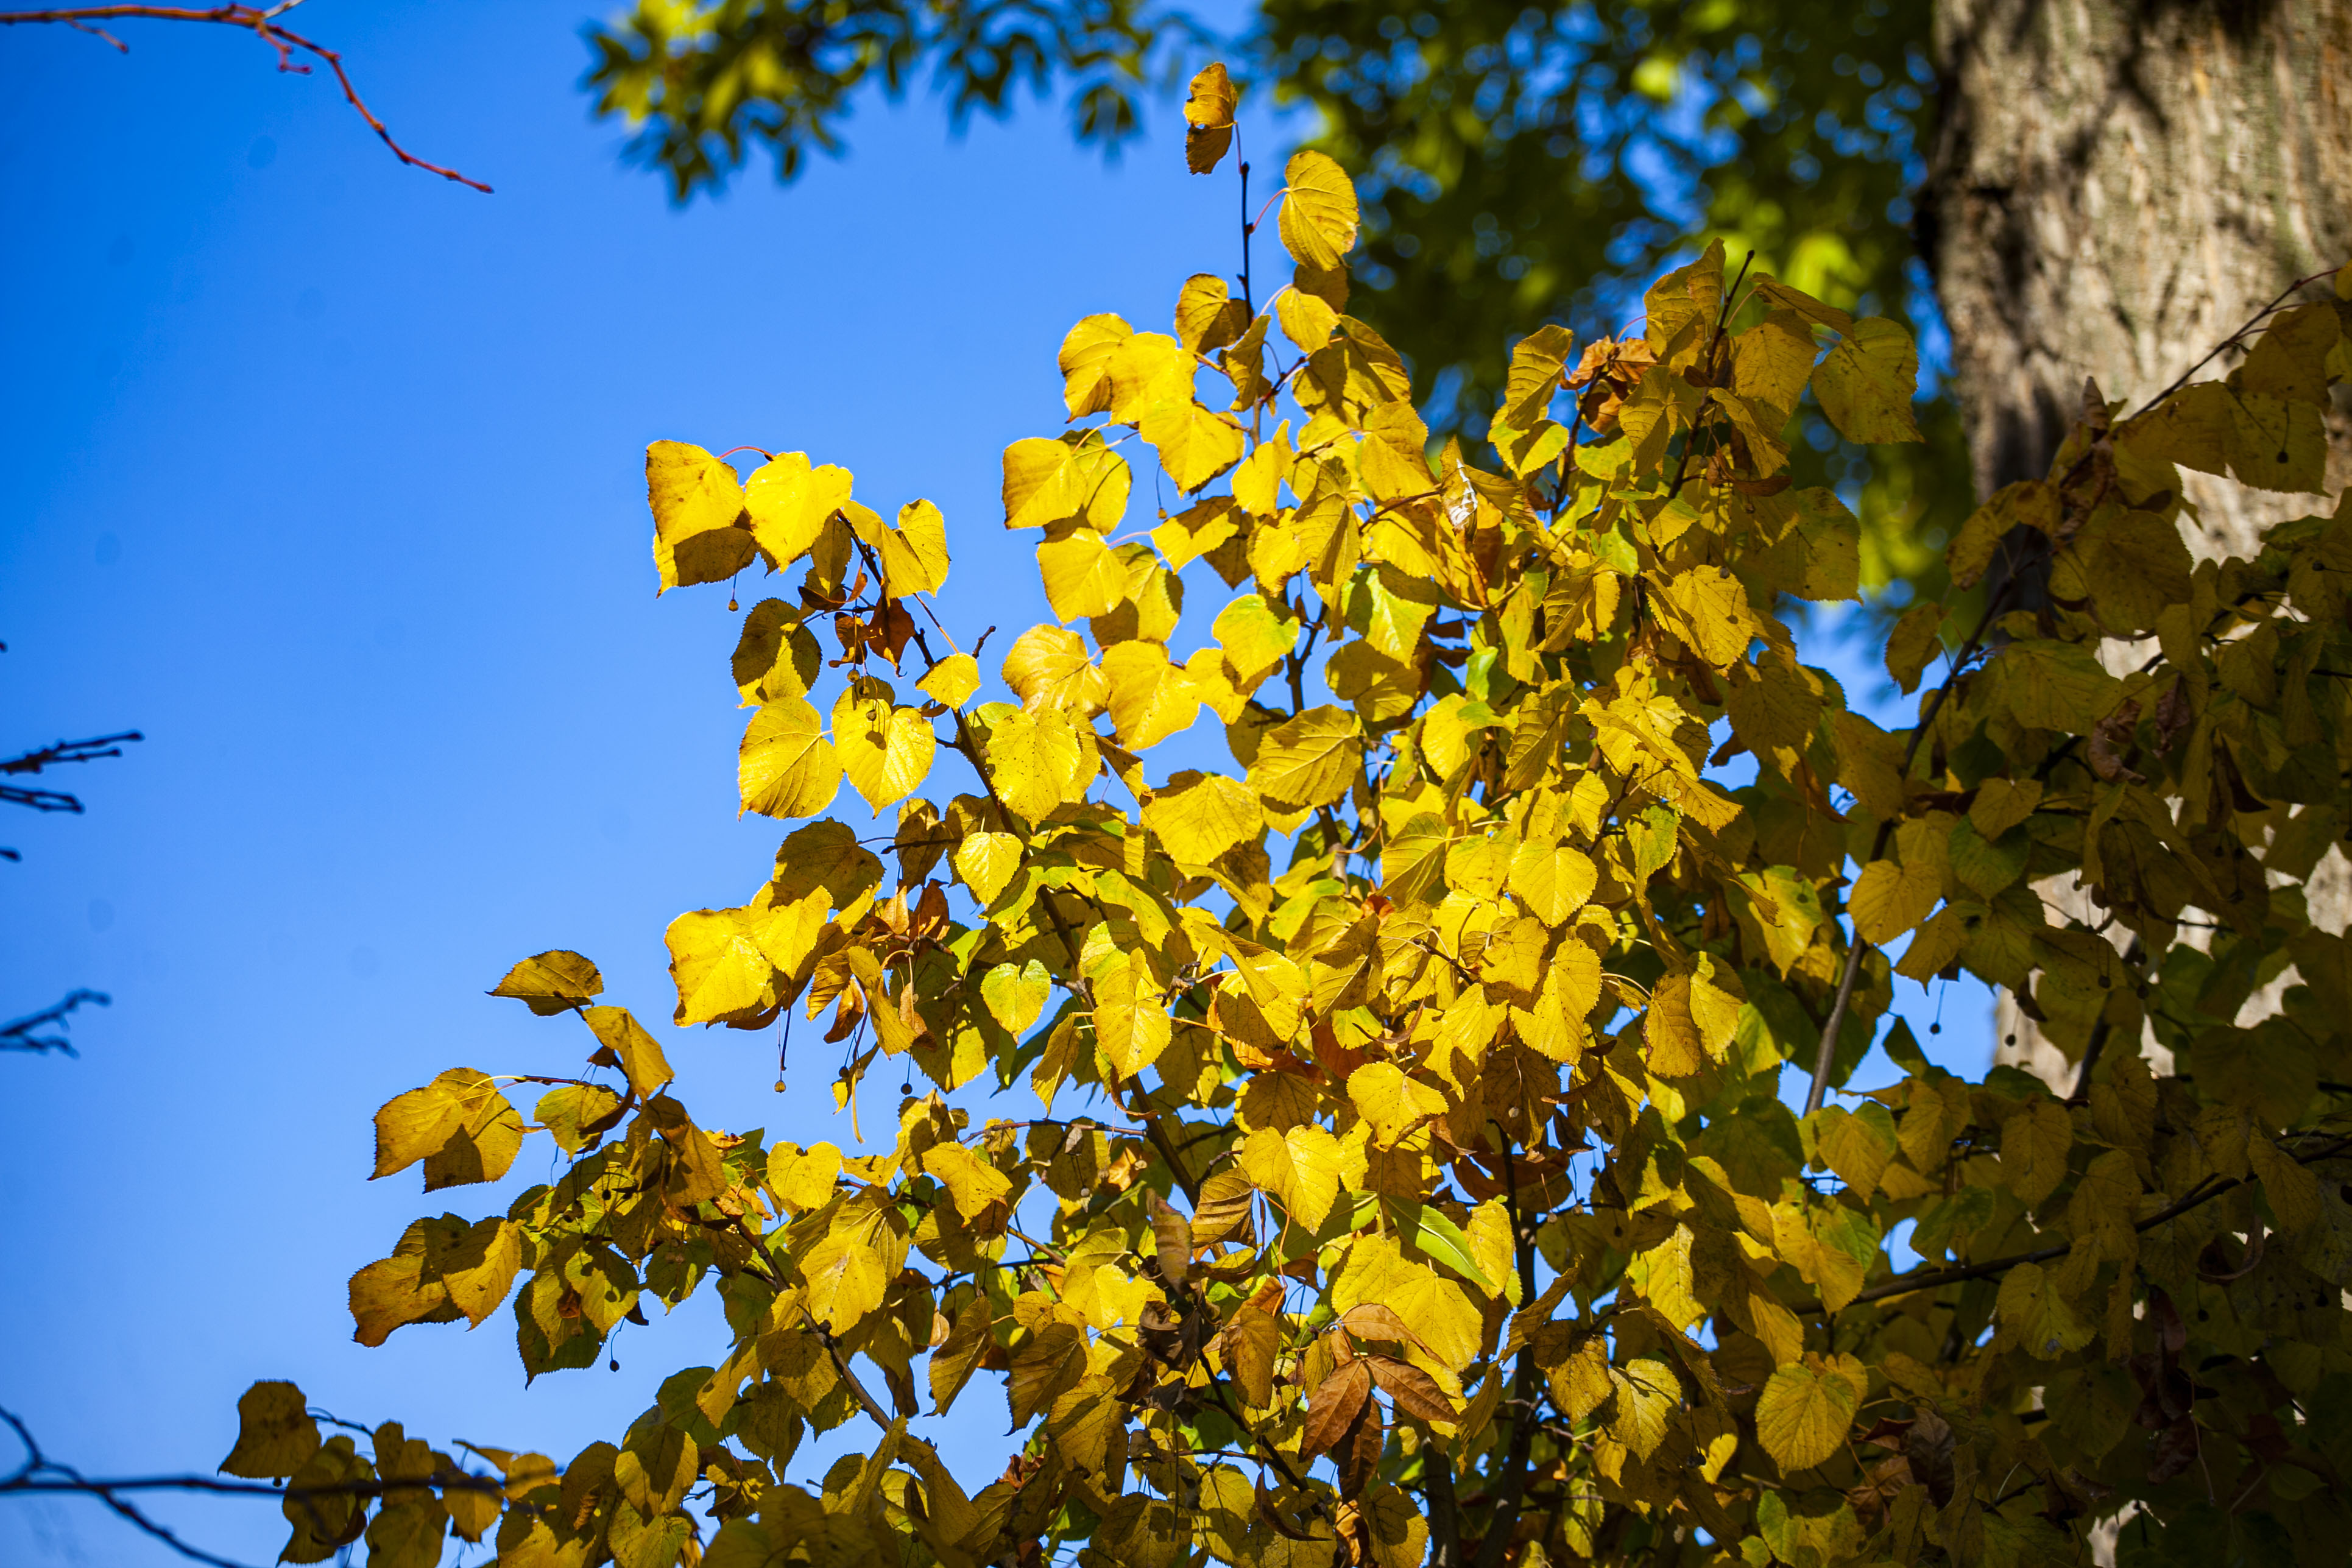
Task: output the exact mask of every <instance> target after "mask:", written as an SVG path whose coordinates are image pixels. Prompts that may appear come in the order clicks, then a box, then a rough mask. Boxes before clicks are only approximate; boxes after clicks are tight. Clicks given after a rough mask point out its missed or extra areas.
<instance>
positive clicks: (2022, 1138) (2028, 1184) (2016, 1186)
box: [2000, 1099, 2074, 1209]
mask: <svg viewBox="0 0 2352 1568" xmlns="http://www.w3.org/2000/svg"><path fill="white" fill-rule="evenodd" d="M2073 1152H2074V1121H2073V1119H2072V1118H2071V1117H2069V1116H2068V1115H2067V1113H2066V1108H2065V1107H2064V1106H2063V1105H2061V1104H2060V1103H2058V1101H2056V1100H2049V1099H2041V1100H2034V1101H2033V1102H2032V1104H2030V1105H2027V1106H2024V1107H2023V1108H2021V1109H2020V1110H2016V1111H2013V1112H2011V1115H2010V1118H2009V1120H2008V1121H2003V1122H2002V1123H2001V1124H2000V1173H2001V1180H2003V1181H2004V1182H2006V1183H2007V1184H2009V1190H2010V1191H2011V1192H2012V1193H2015V1194H2017V1197H2018V1201H2019V1202H2020V1203H2022V1204H2023V1205H2025V1206H2026V1207H2027V1208H2029V1209H2030V1208H2034V1207H2037V1206H2039V1205H2040V1204H2041V1202H2042V1199H2044V1198H2046V1197H2048V1196H2049V1195H2050V1194H2052V1193H2054V1192H2056V1191H2057V1190H2058V1184H2059V1183H2061V1182H2063V1181H2064V1180H2065V1179H2066V1161H2067V1157H2068V1156H2069V1155H2070V1154H2072V1153H2073Z"/></svg>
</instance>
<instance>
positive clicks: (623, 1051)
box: [580, 1007, 677, 1099]
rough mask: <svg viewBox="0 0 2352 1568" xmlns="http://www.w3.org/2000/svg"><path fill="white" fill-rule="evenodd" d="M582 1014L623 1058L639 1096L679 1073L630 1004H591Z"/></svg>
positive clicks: (609, 1046) (623, 1071)
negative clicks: (640, 1021) (670, 1064)
mask: <svg viewBox="0 0 2352 1568" xmlns="http://www.w3.org/2000/svg"><path fill="white" fill-rule="evenodd" d="M580 1016H581V1017H582V1018H583V1020H584V1021H585V1022H586V1023H587V1025H588V1027H589V1029H590V1030H591V1031H593V1033H594V1035H595V1037H597V1038H598V1039H599V1040H602V1041H603V1042H604V1046H605V1048H606V1049H608V1050H610V1051H611V1052H612V1053H613V1054H614V1056H616V1057H618V1058H621V1071H622V1073H623V1074H624V1075H625V1076H626V1077H627V1079H628V1080H629V1088H630V1089H633V1090H634V1091H635V1093H636V1095H637V1097H638V1098H639V1099H644V1098H645V1097H646V1096H647V1095H650V1094H653V1093H654V1092H655V1091H656V1090H657V1089H660V1088H661V1087H662V1085H664V1084H666V1083H667V1082H669V1080H670V1079H674V1078H676V1077H677V1074H676V1073H674V1072H672V1071H671V1070H670V1066H669V1058H667V1056H665V1055H663V1054H662V1048H661V1042H660V1041H658V1040H656V1039H655V1038H654V1037H653V1036H651V1035H649V1034H647V1033H646V1026H644V1025H643V1024H640V1023H638V1022H637V1019H636V1015H635V1014H633V1013H631V1012H630V1011H629V1010H628V1009H627V1008H626V1007H590V1008H587V1009H585V1010H583V1012H582V1013H581V1015H580Z"/></svg>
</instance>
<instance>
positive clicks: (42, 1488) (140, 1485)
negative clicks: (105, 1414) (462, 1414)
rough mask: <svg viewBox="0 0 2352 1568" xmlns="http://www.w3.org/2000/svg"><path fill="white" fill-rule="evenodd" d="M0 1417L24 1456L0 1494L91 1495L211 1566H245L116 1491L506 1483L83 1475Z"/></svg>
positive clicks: (303, 1495) (383, 1491)
mask: <svg viewBox="0 0 2352 1568" xmlns="http://www.w3.org/2000/svg"><path fill="white" fill-rule="evenodd" d="M0 1421H5V1422H6V1423H7V1424H8V1426H9V1428H10V1430H12V1431H14V1432H15V1433H16V1441H17V1442H19V1443H21V1444H23V1445H24V1447H25V1458H24V1462H23V1463H22V1464H20V1465H18V1466H17V1467H16V1468H15V1469H13V1470H11V1471H9V1472H8V1473H7V1474H6V1475H5V1476H0V1497H9V1496H16V1497H87V1498H95V1499H97V1500H99V1501H100V1502H102V1503H104V1504H105V1505H106V1506H107V1507H108V1508H110V1509H112V1510H114V1511H115V1512H116V1513H117V1514H120V1515H121V1517H122V1518H123V1519H125V1520H128V1521H130V1522H131V1524H133V1525H135V1526H136V1527H137V1528H138V1529H139V1530H140V1531H143V1532H144V1533H145V1534H147V1535H150V1536H152V1537H153V1538H154V1539H155V1540H157V1541H160V1542H163V1544H164V1545H166V1546H168V1547H170V1548H171V1549H172V1550H173V1552H178V1553H179V1554H180V1555H181V1556H183V1557H185V1558H187V1559H189V1560H190V1561H192V1562H196V1563H206V1564H209V1565H210V1568H246V1565H245V1564H243V1563H237V1562H236V1561H234V1560H233V1559H230V1558H226V1557H215V1556H214V1555H213V1554H212V1553H211V1552H206V1551H205V1550H204V1549H203V1548H201V1547H197V1546H191V1545H190V1544H188V1543H187V1542H184V1541H183V1540H181V1539H180V1538H179V1537H178V1536H177V1535H175V1534H173V1532H172V1531H170V1530H169V1529H167V1528H166V1527H164V1526H163V1525H162V1524H159V1523H157V1522H156V1521H153V1520H152V1519H150V1518H148V1517H147V1516H146V1515H145V1514H143V1513H142V1512H141V1511H140V1510H138V1509H137V1508H135V1507H133V1506H132V1505H131V1503H129V1502H127V1501H125V1500H123V1499H122V1498H121V1496H119V1495H118V1494H119V1493H122V1492H142V1491H176V1492H210V1493H214V1494H216V1495H223V1496H230V1497H266V1498H270V1499H273V1500H278V1501H280V1502H282V1501H284V1500H286V1499H288V1498H292V1499H294V1500H296V1501H303V1500H308V1499H310V1498H327V1497H340V1498H380V1497H385V1496H389V1495H390V1494H392V1493H394V1492H413V1491H439V1492H442V1493H445V1494H446V1493H447V1492H450V1491H483V1492H492V1493H498V1492H503V1491H504V1490H505V1489H506V1483H505V1482H504V1481H502V1480H499V1479H496V1478H494V1477H490V1476H477V1475H471V1474H468V1473H467V1472H466V1471H463V1470H436V1471H435V1472H434V1473H433V1474H432V1475H429V1476H419V1477H414V1478H409V1479H401V1480H390V1481H384V1480H372V1481H338V1482H336V1483H334V1484H332V1485H330V1486H320V1487H280V1486H272V1485H270V1484H269V1483H268V1482H266V1481H247V1480H222V1479H219V1478H217V1477H215V1476H133V1477H129V1478H126V1479H103V1478H96V1477H90V1476H85V1475H83V1474H82V1473H81V1472H80V1471H79V1470H77V1469H75V1468H73V1467H72V1466H71V1465H63V1464H59V1463H58V1461H57V1460H55V1459H52V1458H49V1457H48V1456H47V1454H44V1453H43V1452H41V1445H40V1443H39V1442H38V1441H37V1439H36V1438H35V1437H34V1436H33V1431H32V1428H31V1427H29V1426H26V1425H25V1423H24V1421H23V1420H22V1419H21V1418H20V1417H18V1416H17V1415H16V1414H15V1413H14V1412H13V1411H9V1410H5V1409H0Z"/></svg>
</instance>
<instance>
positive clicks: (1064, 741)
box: [980, 703, 1094, 822]
mask: <svg viewBox="0 0 2352 1568" xmlns="http://www.w3.org/2000/svg"><path fill="white" fill-rule="evenodd" d="M980 712H981V714H982V717H983V718H984V720H985V721H986V724H987V730H988V739H987V743H986V746H985V753H986V755H987V757H988V770H989V775H990V778H991V781H992V783H993V784H995V786H996V793H997V795H998V796H999V797H1000V798H1001V799H1002V800H1003V802H1004V804H1005V805H1006V807H1007V808H1009V809H1010V810H1012V811H1013V812H1015V813H1017V814H1018V815H1020V816H1025V817H1027V818H1028V819H1029V820H1030V821H1032V822H1040V821H1043V820H1044V819H1045V818H1046V817H1047V816H1052V815H1053V813H1054V809H1055V807H1056V806H1058V805H1061V804H1062V803H1063V802H1065V801H1076V800H1083V799H1084V798H1085V797H1086V789H1087V784H1090V783H1092V782H1093V778H1094V769H1093V767H1092V766H1091V763H1092V753H1091V752H1090V751H1088V750H1087V748H1085V747H1083V746H1081V745H1080V743H1079V740H1078V731H1077V727H1076V725H1074V724H1073V723H1071V721H1070V718H1069V715H1067V714H1066V713H1064V712H1062V711H1060V710H1057V709H1053V708H1039V709H1035V710H1030V709H1024V708H1014V707H1012V706H1010V705H1009V704H1002V703H991V704H989V705H988V706H986V707H984V708H982V709H981V710H980Z"/></svg>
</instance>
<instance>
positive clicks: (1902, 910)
mask: <svg viewBox="0 0 2352 1568" xmlns="http://www.w3.org/2000/svg"><path fill="white" fill-rule="evenodd" d="M1943 895H1944V879H1943V875H1942V873H1941V872H1940V871H1939V870H1938V869H1937V868H1936V867H1934V866H1931V865H1911V866H1898V865H1896V864H1895V862H1894V861H1892V860H1874V861H1872V862H1871V863H1870V864H1869V865H1867V866H1864V868H1862V875H1861V876H1859V877H1857V878H1855V879H1854V883H1853V891H1852V892H1851V893H1849V894H1848V895H1847V897H1846V908H1847V909H1848V910H1851V911H1852V912H1853V929H1854V930H1855V931H1859V932H1860V933H1861V934H1862V940H1863V941H1864V942H1873V943H1875V944H1877V945H1879V946H1882V947H1883V946H1885V944H1886V943H1888V942H1893V941H1894V940H1895V938H1896V937H1898V936H1901V935H1902V934H1903V933H1904V932H1905V931H1909V930H1910V929H1911V928H1912V927H1914V926H1916V925H1917V924H1918V923H1919V922H1920V921H1924V920H1926V919H1927V916H1928V914H1929V913H1930V912H1931V911H1932V910H1934V909H1935V907H1936V902H1937V900H1938V899H1941V898H1942V897H1943Z"/></svg>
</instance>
